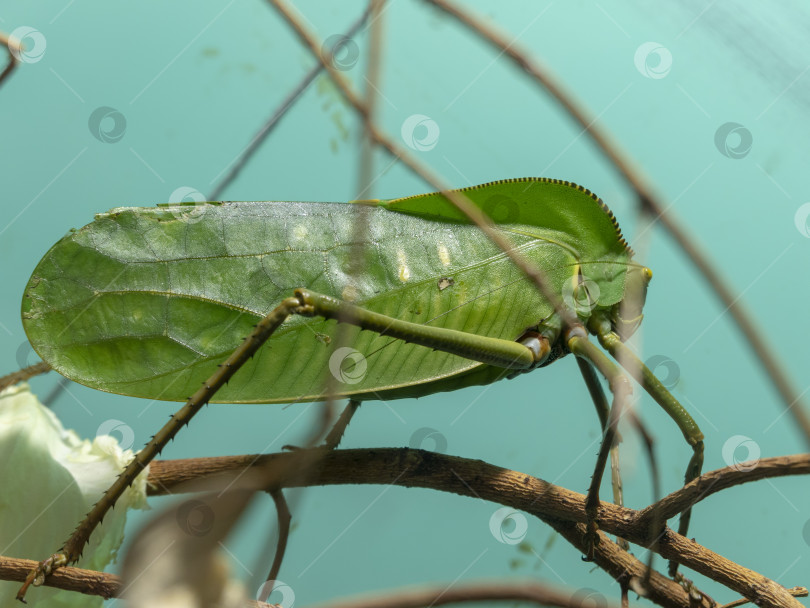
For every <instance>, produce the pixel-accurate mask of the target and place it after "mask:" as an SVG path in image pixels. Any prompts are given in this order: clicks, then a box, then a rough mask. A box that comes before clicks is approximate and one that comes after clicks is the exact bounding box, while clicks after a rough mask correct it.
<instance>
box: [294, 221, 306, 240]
mask: <svg viewBox="0 0 810 608" xmlns="http://www.w3.org/2000/svg"><path fill="white" fill-rule="evenodd" d="M308 235H309V230H307V227H306V226H304V225H303V224H299V225H298V226H296V227H295V228H293V237H295V238H296V239H297V240H299V241H303V240H304V239H305V238H307V236H308Z"/></svg>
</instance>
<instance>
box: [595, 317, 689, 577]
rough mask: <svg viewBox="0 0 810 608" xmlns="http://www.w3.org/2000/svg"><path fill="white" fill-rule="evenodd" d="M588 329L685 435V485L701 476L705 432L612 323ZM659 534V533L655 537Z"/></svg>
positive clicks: (683, 527) (601, 321)
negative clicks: (688, 455)
mask: <svg viewBox="0 0 810 608" xmlns="http://www.w3.org/2000/svg"><path fill="white" fill-rule="evenodd" d="M590 321H591V322H590V323H589V326H590V327H591V328H592V329H593V330H594V332H595V333H596V335H597V337H598V339H599V342H600V343H601V344H602V346H604V347H605V349H606V350H607V351H608V352H610V354H611V355H613V357H614V358H615V359H616V360H617V361H618V362H619V363H620V364H621V366H622V367H623V368H624V369H626V370H627V371H628V372H629V373H630V375H631V376H633V378H634V379H635V380H636V381H637V382H638V383H639V384H640V385H641V386H642V387H643V388H644V390H645V391H647V393H648V394H649V395H650V396H651V397H652V398H653V399H655V401H656V402H657V403H658V405H660V406H661V407H662V408H663V409H664V411H665V412H666V413H667V414H669V416H670V418H672V419H673V420H674V421H675V423H676V424H677V425H678V428H679V429H680V430H681V433H683V436H684V438H685V439H686V442H687V443H688V444H689V445H690V446H691V447H692V457H691V458H690V459H689V464H688V465H687V467H686V474H685V475H684V483H689V482H690V481H692V480H693V479H696V478H697V477H699V476H700V473H701V470H702V469H703V433H702V432H701V430H700V428H699V427H698V425H697V423H696V422H695V420H694V418H692V416H690V415H689V412H687V411H686V409H685V408H684V407H683V406H682V405H681V404H680V402H679V401H678V400H677V399H676V398H675V397H674V396H673V395H672V393H670V392H669V391H668V390H667V389H666V387H665V386H664V385H663V384H661V381H660V380H659V379H658V378H656V377H655V375H654V374H653V373H652V371H650V369H649V368H648V367H647V366H646V365H644V363H643V362H642V361H641V360H640V359H639V358H638V357H637V356H636V355H635V353H634V352H633V351H632V350H630V348H629V347H628V346H626V345H625V344H624V343H623V342H622V341H621V339H620V338H619V336H618V335H617V334H616V333H615V332H613V331H612V330H611V329H610V321H609V320H608V319H607V318H606V317H604V316H598V315H597V316H594V317H591V320H590ZM691 517H692V509H691V508H689V509H687V510H685V511H684V512H683V513H681V517H680V521H679V523H678V534H681V535H682V536H686V534H687V532H688V531H689V520H690V519H691ZM658 533H659V531H658V530H656V531H655V534H658ZM677 572H678V564H677V562H674V561H671V562H670V563H669V575H670V576H672V577H673V578H674V577H675V576H676V574H677Z"/></svg>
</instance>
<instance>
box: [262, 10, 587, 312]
mask: <svg viewBox="0 0 810 608" xmlns="http://www.w3.org/2000/svg"><path fill="white" fill-rule="evenodd" d="M270 2H271V3H272V4H273V6H275V7H276V9H277V10H278V12H279V14H280V15H282V16H283V17H284V19H286V21H287V23H288V24H289V25H290V26H291V27H292V28H293V31H294V32H295V33H296V34H297V35H298V37H299V39H300V40H301V41H302V42H303V44H304V45H305V46H306V47H307V48H308V49H309V50H310V52H311V53H312V54H313V56H314V57H315V58H316V59H318V61H320V62H321V64H322V65H323V66H324V67H325V68H326V70H327V71H328V72H329V76H330V77H331V79H332V82H334V83H335V86H336V87H337V88H338V90H340V92H341V94H342V95H343V97H344V98H345V99H346V101H348V102H349V105H351V106H352V107H353V108H354V110H355V111H356V112H357V113H358V114H359V115H360V116H361V117H363V120H364V121H366V123H367V129H368V133H369V134H370V135H371V137H372V138H373V139H374V141H375V142H376V143H377V144H378V145H380V146H382V147H383V148H384V149H385V150H386V151H387V152H388V153H389V154H391V155H392V156H394V157H395V158H397V159H399V160H400V161H402V163H403V164H404V165H405V166H406V167H408V169H410V170H411V171H412V172H413V173H414V174H415V175H417V176H418V177H420V178H421V179H423V180H425V181H426V182H427V183H428V184H430V185H431V186H432V187H433V188H435V189H436V190H437V191H439V192H441V194H442V195H443V196H444V197H445V198H446V199H447V200H448V201H449V202H450V203H451V204H452V205H453V206H454V207H455V208H456V209H458V211H459V212H461V213H462V214H464V215H465V216H466V217H467V218H468V219H469V220H470V221H471V222H472V223H474V224H475V225H476V226H478V228H479V229H480V230H481V232H483V233H484V234H485V235H486V237H487V238H488V239H489V240H490V241H492V242H493V243H494V244H495V245H496V246H497V247H498V248H499V249H500V250H501V251H503V252H504V254H505V255H506V256H507V257H508V258H509V259H510V260H512V262H514V264H515V265H516V266H517V267H518V268H519V269H520V271H521V272H523V274H524V275H526V277H527V278H528V279H529V280H530V281H531V282H532V283H533V284H534V285H535V286H536V287H537V289H538V291H539V292H540V293H541V294H542V295H543V297H544V298H546V300H548V302H549V303H550V304H551V305H552V306H553V307H554V310H555V312H556V313H557V314H558V315H559V316H560V318H561V319H562V321H563V324H564V325H565V326H567V327H579V326H581V323H580V322H579V319H578V318H577V317H576V315H575V314H574V313H573V312H572V311H571V310H569V309H568V308H566V307H565V306H563V303H562V300H561V298H560V297H559V295H558V294H557V293H556V292H555V291H553V290H552V289H551V287H550V285H549V284H548V281H547V280H546V277H545V274H544V273H543V272H542V271H541V270H539V269H537V268H534V267H533V266H532V265H531V264H530V263H529V262H528V260H527V259H526V258H525V257H524V256H523V255H520V254H519V253H518V252H517V251H516V250H515V249H514V248H513V247H512V244H511V243H510V242H509V240H508V239H507V238H506V236H505V235H504V234H503V233H502V232H500V231H499V230H497V229H496V228H495V227H494V225H493V223H492V220H491V219H490V218H489V217H488V216H487V215H486V214H485V213H484V212H483V211H482V210H481V209H479V208H478V207H477V206H476V205H474V204H473V203H472V201H470V199H469V198H468V197H467V196H465V195H464V194H463V193H461V192H458V191H452V190H450V189H449V186H448V185H447V184H445V183H444V182H443V181H442V180H441V179H440V178H439V176H438V175H437V174H436V173H434V172H433V171H432V170H430V168H429V167H427V166H426V165H424V164H423V163H421V162H419V161H418V160H417V159H416V158H415V157H414V156H412V155H411V154H409V153H408V152H407V151H406V150H405V149H404V148H402V147H401V146H399V145H397V144H396V143H395V142H394V140H392V139H391V138H389V137H388V136H386V135H385V134H383V133H382V132H381V131H379V130H378V129H377V128H376V126H375V125H374V124H373V123H371V122H367V115H368V109H367V108H366V105H365V104H364V103H363V101H362V100H361V99H360V97H359V96H358V95H357V94H356V93H355V92H354V90H353V89H352V87H351V85H350V84H349V83H348V81H347V80H346V79H345V78H344V77H343V75H342V74H340V72H338V71H337V70H335V68H334V67H332V66H331V65H330V64H329V63H328V62H327V60H326V59H325V58H324V57H323V56H322V54H321V53H320V52H319V49H320V48H321V44H320V41H319V40H318V39H317V38H315V36H313V35H312V34H311V33H310V32H309V31H307V29H306V28H305V27H304V24H303V23H302V20H301V19H299V18H298V16H296V14H295V13H294V12H293V9H292V7H291V5H290V4H289V3H288V2H286V1H285V0H270Z"/></svg>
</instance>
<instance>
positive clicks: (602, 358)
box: [564, 325, 633, 561]
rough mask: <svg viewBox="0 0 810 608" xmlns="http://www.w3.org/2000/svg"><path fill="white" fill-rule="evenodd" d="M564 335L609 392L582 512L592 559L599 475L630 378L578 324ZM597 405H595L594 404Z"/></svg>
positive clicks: (588, 556)
mask: <svg viewBox="0 0 810 608" xmlns="http://www.w3.org/2000/svg"><path fill="white" fill-rule="evenodd" d="M564 339H565V342H566V345H567V346H568V349H569V350H570V351H571V352H572V353H573V354H574V355H575V356H576V357H577V358H578V359H583V360H584V361H585V362H586V364H588V365H593V366H594V367H595V368H596V369H597V370H599V372H600V373H601V374H602V375H603V376H604V377H605V378H606V379H607V381H608V385H609V386H610V390H611V392H612V393H613V403H612V405H611V407H610V411H609V413H608V415H607V418H606V420H605V423H604V425H603V428H604V432H603V435H602V445H601V446H600V447H599V455H598V456H597V458H596V466H595V468H594V472H593V477H592V478H591V485H590V487H589V488H588V495H587V497H586V499H585V515H586V516H587V522H586V524H587V529H588V531H587V533H586V538H585V542H586V548H587V551H586V554H585V557H583V559H584V560H586V561H593V558H594V550H595V548H596V545H597V544H598V543H599V533H598V530H599V527H598V525H597V517H598V515H599V487H600V486H601V484H602V476H603V475H604V472H605V467H606V465H607V459H608V455H609V454H610V452H611V450H612V449H613V447H614V445H615V442H616V436H617V427H618V424H619V420H620V418H621V415H622V410H623V409H624V406H625V405H626V403H627V400H628V399H629V398H630V396H631V395H632V394H633V388H632V386H631V385H630V380H629V379H628V378H627V376H625V375H624V374H623V373H622V371H621V370H620V369H619V368H618V366H616V364H614V363H613V362H612V361H611V360H610V359H608V357H607V355H605V353H603V352H602V351H601V350H599V349H598V348H596V346H595V345H594V344H592V343H591V342H590V341H589V340H588V334H587V333H586V332H585V329H584V328H583V327H582V326H581V325H580V326H576V327H573V328H569V329H567V330H566V332H565V334H564ZM597 409H598V406H597Z"/></svg>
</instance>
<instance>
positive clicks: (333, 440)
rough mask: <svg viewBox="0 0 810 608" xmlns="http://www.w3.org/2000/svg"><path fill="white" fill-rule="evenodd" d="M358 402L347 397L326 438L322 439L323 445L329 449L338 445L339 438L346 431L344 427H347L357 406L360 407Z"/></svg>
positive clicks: (341, 437)
mask: <svg viewBox="0 0 810 608" xmlns="http://www.w3.org/2000/svg"><path fill="white" fill-rule="evenodd" d="M360 403H361V402H360V401H359V400H358V399H349V403H348V404H346V407H345V408H343V411H342V412H341V413H340V417H339V418H338V419H337V421H336V422H335V424H334V426H333V427H332V430H330V431H329V434H328V435H327V436H326V439H324V442H323V447H325V448H328V449H330V450H334V449H335V448H337V447H338V444H339V443H340V440H341V439H343V434H344V433H345V432H346V427H348V426H349V423H350V422H351V421H352V417H353V416H354V413H355V412H356V411H357V408H359V407H360Z"/></svg>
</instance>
